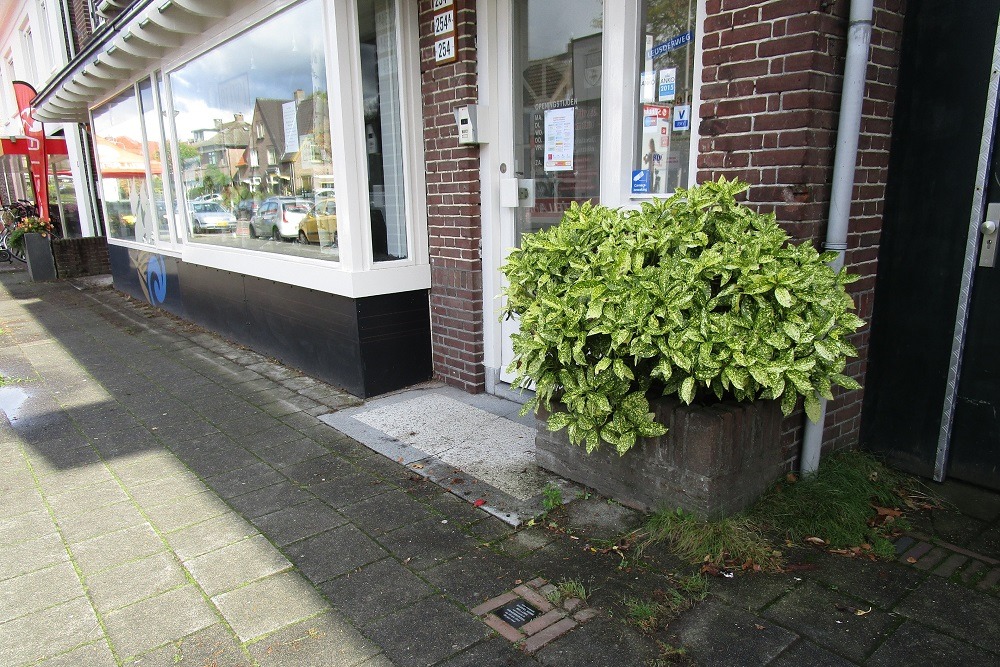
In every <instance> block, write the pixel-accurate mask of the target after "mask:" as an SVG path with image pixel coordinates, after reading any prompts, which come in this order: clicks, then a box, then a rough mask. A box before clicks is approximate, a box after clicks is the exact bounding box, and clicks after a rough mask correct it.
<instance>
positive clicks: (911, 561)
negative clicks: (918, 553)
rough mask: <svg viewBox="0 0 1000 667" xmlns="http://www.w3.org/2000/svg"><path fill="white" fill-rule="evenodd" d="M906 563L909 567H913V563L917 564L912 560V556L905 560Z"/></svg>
mask: <svg viewBox="0 0 1000 667" xmlns="http://www.w3.org/2000/svg"><path fill="white" fill-rule="evenodd" d="M906 562H907V563H909V564H910V565H913V564H914V563H916V562H917V559H916V558H914V557H913V556H910V557H909V558H907V559H906Z"/></svg>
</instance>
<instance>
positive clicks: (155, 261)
mask: <svg viewBox="0 0 1000 667" xmlns="http://www.w3.org/2000/svg"><path fill="white" fill-rule="evenodd" d="M146 293H147V294H149V301H150V303H152V304H153V305H154V306H155V305H157V304H161V303H163V302H164V301H166V300H167V267H166V266H165V265H164V263H163V258H162V257H160V256H159V255H152V256H150V258H149V263H148V264H147V265H146Z"/></svg>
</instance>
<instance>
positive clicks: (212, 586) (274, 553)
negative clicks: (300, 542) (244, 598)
mask: <svg viewBox="0 0 1000 667" xmlns="http://www.w3.org/2000/svg"><path fill="white" fill-rule="evenodd" d="M184 567H186V568H187V570H188V571H189V572H190V573H191V576H192V577H194V580H195V581H197V582H198V585H199V586H201V588H202V590H204V591H205V594H206V595H209V596H215V595H218V594H219V593H222V592H224V591H229V590H233V589H234V588H237V587H239V586H242V585H245V584H247V583H248V582H251V581H255V580H257V579H261V578H263V577H266V576H268V575H271V574H275V573H277V572H281V571H283V570H287V569H290V568H291V567H292V564H291V563H289V562H288V559H286V558H285V557H284V556H283V555H281V552H280V551H278V550H277V549H275V548H274V545H272V544H271V543H270V542H269V541H268V540H267V538H265V537H264V536H263V535H255V536H253V537H251V538H249V539H246V540H243V541H241V542H236V543H235V544H230V545H229V546H225V547H222V548H221V549H218V550H216V551H210V552H208V553H206V554H203V555H201V556H198V557H197V558H192V559H191V560H189V561H186V562H185V563H184Z"/></svg>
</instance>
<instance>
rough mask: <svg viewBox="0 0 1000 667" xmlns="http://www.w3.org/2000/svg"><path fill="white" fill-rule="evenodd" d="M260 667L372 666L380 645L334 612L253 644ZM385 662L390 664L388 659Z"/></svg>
mask: <svg viewBox="0 0 1000 667" xmlns="http://www.w3.org/2000/svg"><path fill="white" fill-rule="evenodd" d="M249 648H250V654H251V655H253V657H254V659H255V660H257V662H258V664H259V665H260V667H285V666H286V665H352V666H353V665H357V666H358V667H361V665H369V666H370V667H375V665H376V664H378V663H376V662H374V660H375V659H377V658H379V657H381V656H380V654H379V648H378V647H377V646H376V645H375V644H373V643H372V642H371V641H369V640H368V639H366V638H365V637H364V636H362V635H361V634H360V633H359V632H358V631H357V630H355V629H354V628H352V627H351V626H350V624H349V623H347V622H345V621H344V620H343V619H342V618H340V617H338V616H337V615H336V614H334V613H326V614H322V615H321V616H317V617H314V618H310V619H308V620H306V621H302V622H301V623H296V624H295V625H291V626H288V627H286V628H283V629H282V630H280V631H278V632H275V633H274V634H272V635H269V636H268V637H266V638H264V639H262V640H261V641H259V642H257V643H255V644H252V645H250V647H249ZM384 664H385V665H391V663H389V662H388V661H386V662H385V663H384Z"/></svg>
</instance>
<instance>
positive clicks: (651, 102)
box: [632, 0, 697, 196]
mask: <svg viewBox="0 0 1000 667" xmlns="http://www.w3.org/2000/svg"><path fill="white" fill-rule="evenodd" d="M696 13H697V0H647V1H646V2H643V3H642V14H641V17H640V18H641V23H640V25H642V26H644V32H643V34H642V35H641V39H640V42H639V45H640V49H641V52H640V54H639V81H638V82H637V86H636V90H637V91H638V95H637V99H636V107H635V108H636V115H637V118H638V127H639V132H637V133H636V134H637V137H636V147H635V150H634V153H633V164H632V169H633V170H635V171H634V172H633V177H632V194H633V195H640V196H641V195H657V194H666V193H669V192H673V191H674V190H676V189H677V188H678V187H684V186H686V185H687V183H688V170H689V165H690V157H691V132H692V114H693V111H694V110H693V109H692V105H693V100H694V65H695V63H694V60H695V58H694V54H695V25H696Z"/></svg>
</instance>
